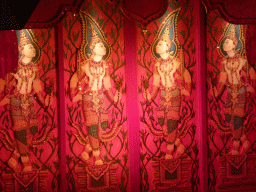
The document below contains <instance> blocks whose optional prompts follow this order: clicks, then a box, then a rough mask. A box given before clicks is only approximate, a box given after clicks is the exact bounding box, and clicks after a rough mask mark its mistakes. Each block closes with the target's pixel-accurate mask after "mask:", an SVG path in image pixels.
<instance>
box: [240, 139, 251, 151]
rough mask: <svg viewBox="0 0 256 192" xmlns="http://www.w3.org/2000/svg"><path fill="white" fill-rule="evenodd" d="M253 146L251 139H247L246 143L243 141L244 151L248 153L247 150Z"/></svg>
mask: <svg viewBox="0 0 256 192" xmlns="http://www.w3.org/2000/svg"><path fill="white" fill-rule="evenodd" d="M250 146H251V142H250V141H249V140H246V141H245V142H244V143H243V147H242V153H246V152H247V150H248V149H249V148H250Z"/></svg>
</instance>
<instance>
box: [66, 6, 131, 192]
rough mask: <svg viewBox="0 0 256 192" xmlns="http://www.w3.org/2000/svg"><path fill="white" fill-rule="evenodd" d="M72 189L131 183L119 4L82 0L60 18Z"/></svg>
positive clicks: (121, 187) (115, 187)
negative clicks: (76, 7) (74, 9)
mask: <svg viewBox="0 0 256 192" xmlns="http://www.w3.org/2000/svg"><path fill="white" fill-rule="evenodd" d="M62 24H63V42H64V68H65V69H64V70H65V80H64V81H65V94H66V95H65V103H66V111H65V113H66V120H67V122H66V123H67V125H66V126H67V128H66V149H67V150H66V151H67V152H66V166H67V169H66V173H67V175H66V177H67V185H68V190H69V191H74V190H75V191H76V190H84V191H86V190H94V191H95V190H110V191H111V190H118V191H119V190H120V191H125V190H127V187H128V186H129V180H128V178H129V161H128V155H129V153H128V152H129V150H128V129H127V123H126V120H127V118H126V106H125V71H124V66H125V61H124V43H123V41H124V37H123V14H122V12H121V10H120V6H119V4H118V3H116V2H110V1H96V2H94V1H89V2H86V1H85V2H84V3H83V4H82V6H81V9H80V12H79V14H77V13H69V14H67V15H66V17H65V18H64V19H63V21H62Z"/></svg>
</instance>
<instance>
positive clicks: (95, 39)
mask: <svg viewBox="0 0 256 192" xmlns="http://www.w3.org/2000/svg"><path fill="white" fill-rule="evenodd" d="M90 28H91V31H92V38H91V42H90V49H91V50H92V49H93V48H94V46H95V45H96V44H97V43H100V42H102V39H101V38H99V36H98V33H97V32H96V30H95V29H94V28H93V27H92V26H91V27H90Z"/></svg>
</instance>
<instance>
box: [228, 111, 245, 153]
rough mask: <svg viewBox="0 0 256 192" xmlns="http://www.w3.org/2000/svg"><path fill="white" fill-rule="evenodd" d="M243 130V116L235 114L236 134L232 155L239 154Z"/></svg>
mask: <svg viewBox="0 0 256 192" xmlns="http://www.w3.org/2000/svg"><path fill="white" fill-rule="evenodd" d="M242 131H243V117H238V116H234V134H233V149H232V151H230V152H229V154H231V155H239V149H240V138H241V135H242Z"/></svg>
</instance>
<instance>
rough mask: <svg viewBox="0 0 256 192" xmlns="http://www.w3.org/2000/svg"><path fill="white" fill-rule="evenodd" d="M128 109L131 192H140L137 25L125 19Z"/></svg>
mask: <svg viewBox="0 0 256 192" xmlns="http://www.w3.org/2000/svg"><path fill="white" fill-rule="evenodd" d="M124 46H125V58H126V66H125V79H126V102H127V103H126V107H127V119H128V129H129V157H130V158H129V159H130V191H140V134H139V130H140V119H139V108H138V106H139V105H138V103H139V100H138V84H137V77H138V74H137V70H138V69H137V49H136V23H135V21H134V20H130V19H128V18H126V17H124Z"/></svg>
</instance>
